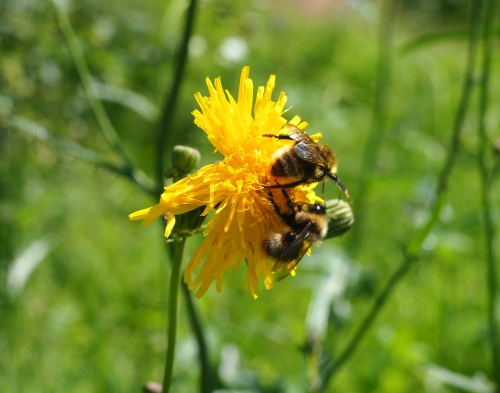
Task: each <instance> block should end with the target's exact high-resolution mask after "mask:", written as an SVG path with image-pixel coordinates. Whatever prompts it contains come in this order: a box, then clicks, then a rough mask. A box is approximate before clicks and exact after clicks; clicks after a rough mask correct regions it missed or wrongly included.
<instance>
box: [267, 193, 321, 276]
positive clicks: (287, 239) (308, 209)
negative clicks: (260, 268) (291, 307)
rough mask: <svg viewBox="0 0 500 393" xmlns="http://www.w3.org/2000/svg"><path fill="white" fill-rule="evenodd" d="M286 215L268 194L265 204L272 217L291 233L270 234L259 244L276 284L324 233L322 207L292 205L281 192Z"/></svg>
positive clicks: (285, 194) (316, 205) (293, 267)
mask: <svg viewBox="0 0 500 393" xmlns="http://www.w3.org/2000/svg"><path fill="white" fill-rule="evenodd" d="M281 190H282V193H283V196H284V197H285V200H286V204H287V208H288V211H287V212H286V213H284V212H282V211H281V209H280V208H279V206H278V205H277V204H276V203H275V201H274V197H273V195H272V193H271V192H269V200H270V202H271V203H272V204H273V207H274V210H275V211H276V213H277V214H278V215H279V216H280V217H281V218H282V219H283V221H284V222H285V223H286V224H287V225H288V226H289V227H290V229H291V231H289V232H283V233H272V234H271V235H270V236H269V237H268V238H266V239H265V240H264V242H263V247H264V250H265V251H266V253H267V254H268V255H269V256H271V257H273V258H274V259H276V262H275V264H274V266H273V268H272V270H273V272H275V273H276V281H280V280H283V279H284V278H285V277H286V276H288V275H289V274H290V273H291V272H292V271H293V270H294V269H295V267H296V266H297V264H298V263H299V262H300V260H301V259H302V257H303V256H304V254H305V253H306V252H307V250H309V248H311V246H312V245H313V244H315V243H318V242H320V241H322V240H323V239H324V238H325V236H326V233H327V231H328V223H327V219H326V207H325V206H324V205H319V204H307V205H304V206H301V205H299V204H296V203H293V201H292V200H291V199H290V197H289V196H288V193H287V192H286V190H285V188H282V189H281Z"/></svg>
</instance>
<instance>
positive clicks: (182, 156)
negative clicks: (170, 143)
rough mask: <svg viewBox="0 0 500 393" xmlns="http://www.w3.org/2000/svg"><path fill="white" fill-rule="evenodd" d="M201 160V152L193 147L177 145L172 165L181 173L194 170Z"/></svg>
mask: <svg viewBox="0 0 500 393" xmlns="http://www.w3.org/2000/svg"><path fill="white" fill-rule="evenodd" d="M199 162H200V152H199V151H198V150H196V149H193V148H192V147H188V146H181V145H177V146H174V149H173V151H172V165H173V167H174V168H175V169H177V170H178V171H179V172H180V173H183V174H188V173H189V172H192V171H193V170H194V169H195V168H196V167H197V166H198V163H199Z"/></svg>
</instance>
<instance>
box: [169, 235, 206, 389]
mask: <svg viewBox="0 0 500 393" xmlns="http://www.w3.org/2000/svg"><path fill="white" fill-rule="evenodd" d="M166 245H167V248H168V252H169V254H170V256H171V259H172V260H173V261H174V258H175V249H176V245H175V244H174V243H166ZM181 290H182V293H183V295H184V300H185V302H186V311H187V316H188V319H189V323H190V325H191V329H192V331H193V334H194V338H195V340H196V343H197V345H198V360H199V364H200V374H201V378H200V392H201V393H209V392H211V391H212V390H213V389H212V388H213V387H214V386H212V383H211V381H212V378H211V375H210V362H209V360H208V348H207V343H206V340H205V335H204V333H203V325H202V322H201V318H200V316H199V315H198V311H197V309H196V306H195V304H194V302H193V295H192V293H191V291H190V290H189V288H188V287H187V286H186V285H181Z"/></svg>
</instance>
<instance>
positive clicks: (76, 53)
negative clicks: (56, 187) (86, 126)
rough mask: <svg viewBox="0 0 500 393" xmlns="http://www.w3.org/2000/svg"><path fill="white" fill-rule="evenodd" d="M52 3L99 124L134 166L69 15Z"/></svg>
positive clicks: (110, 141)
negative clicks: (99, 89) (103, 98)
mask: <svg viewBox="0 0 500 393" xmlns="http://www.w3.org/2000/svg"><path fill="white" fill-rule="evenodd" d="M51 3H52V5H53V7H54V10H55V13H56V16H57V21H58V23H59V27H60V29H61V32H62V33H63V36H64V38H65V39H66V43H67V45H68V49H69V52H70V54H71V57H72V58H73V61H74V63H75V66H76V69H77V71H78V75H79V76H80V79H81V81H82V85H83V90H84V91H85V95H86V96H87V99H88V101H89V103H90V106H91V107H92V110H93V111H94V114H95V117H96V119H97V122H98V123H99V126H100V127H101V130H102V132H103V134H104V136H105V138H106V139H107V141H108V143H109V144H110V146H111V148H112V149H113V150H114V151H115V152H116V153H118V155H119V156H120V157H121V158H122V159H123V161H124V162H125V163H126V164H128V165H129V166H132V164H131V161H130V159H129V157H128V155H127V154H126V152H125V150H124V149H123V146H122V144H121V143H120V139H119V138H118V134H117V133H116V131H115V129H114V127H113V125H112V124H111V121H110V120H109V117H108V115H107V113H106V110H105V109H104V106H103V105H102V102H101V100H100V99H99V95H98V93H97V89H96V87H95V85H94V81H93V80H92V76H91V74H90V71H89V68H88V65H87V62H86V61H85V56H84V55H83V52H82V49H81V47H80V44H79V43H78V39H77V38H76V34H75V32H74V30H73V27H72V26H71V23H70V21H69V18H68V15H67V14H66V12H65V10H63V8H62V6H61V5H60V4H59V3H58V2H57V1H56V0H52V1H51Z"/></svg>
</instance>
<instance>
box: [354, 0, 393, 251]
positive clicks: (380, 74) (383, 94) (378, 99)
mask: <svg viewBox="0 0 500 393" xmlns="http://www.w3.org/2000/svg"><path fill="white" fill-rule="evenodd" d="M396 11H397V1H395V0H387V1H385V4H384V7H383V10H382V15H381V19H380V22H379V40H378V42H379V47H378V61H377V70H376V79H375V100H374V102H373V113H372V121H371V126H370V132H369V135H368V139H367V141H366V145H365V147H364V153H363V155H362V157H363V163H362V166H361V171H360V179H359V187H358V190H357V191H356V198H355V203H356V211H357V213H356V225H355V227H354V228H353V229H354V231H355V235H353V236H350V237H349V239H350V248H351V249H352V250H353V251H354V252H356V250H359V249H360V247H359V244H360V242H361V241H362V236H363V223H364V217H363V212H364V211H365V210H366V209H365V206H366V200H367V198H368V195H367V190H368V188H369V186H370V182H371V179H372V176H373V168H376V166H377V165H376V164H377V160H378V157H379V155H380V149H381V148H382V145H383V143H384V139H385V134H386V117H387V103H388V101H389V93H390V85H391V75H392V42H393V30H394V19H395V16H396ZM354 245H355V247H354Z"/></svg>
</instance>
